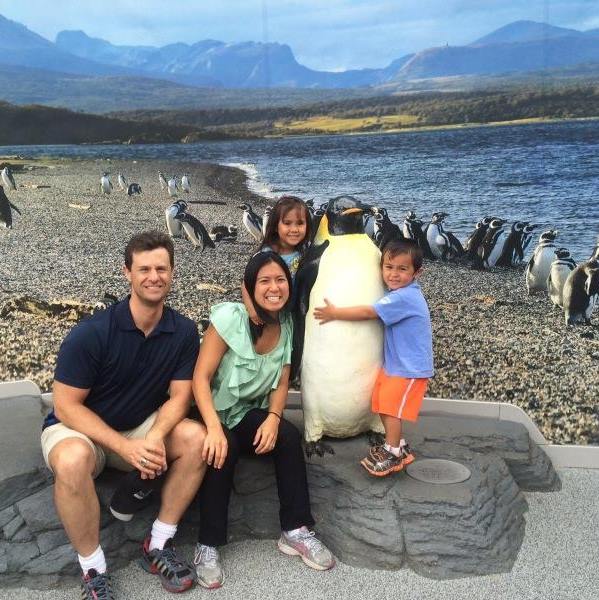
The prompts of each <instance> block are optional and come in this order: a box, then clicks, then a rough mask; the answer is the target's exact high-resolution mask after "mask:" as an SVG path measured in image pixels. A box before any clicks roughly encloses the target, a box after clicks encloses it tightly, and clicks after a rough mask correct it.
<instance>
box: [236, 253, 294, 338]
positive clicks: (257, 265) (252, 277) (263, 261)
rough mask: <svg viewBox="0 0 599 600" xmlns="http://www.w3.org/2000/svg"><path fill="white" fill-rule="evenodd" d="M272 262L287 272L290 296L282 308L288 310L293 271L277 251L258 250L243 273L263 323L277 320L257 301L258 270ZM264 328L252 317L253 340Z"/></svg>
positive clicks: (246, 286)
mask: <svg viewBox="0 0 599 600" xmlns="http://www.w3.org/2000/svg"><path fill="white" fill-rule="evenodd" d="M271 262H274V263H276V264H277V265H279V266H280V267H281V269H283V273H285V277H286V278H287V283H288V285H289V298H287V302H285V304H284V306H283V309H282V310H287V308H288V307H289V304H290V302H291V273H290V272H289V267H288V266H287V263H286V262H285V261H284V260H283V259H282V258H281V257H280V256H279V255H278V254H277V253H276V252H272V251H271V250H266V251H265V250H261V251H260V252H256V254H254V256H252V257H251V258H250V260H249V261H248V264H247V265H246V267H245V271H244V273H243V283H244V285H245V289H246V291H247V293H248V295H249V297H250V299H251V301H252V304H253V305H254V309H255V310H256V314H257V315H258V316H259V317H260V320H261V321H262V322H263V323H274V322H275V320H274V319H273V318H272V317H271V316H270V315H269V314H268V313H267V312H266V311H265V310H264V309H263V308H262V307H261V306H258V304H257V303H256V300H255V292H256V280H257V279H258V272H259V271H260V269H261V268H262V267H263V266H264V265H267V264H268V263H271ZM263 329H264V326H263V325H255V324H254V323H253V322H252V320H251V319H250V333H251V334H252V342H254V343H255V342H256V340H257V339H258V338H259V337H260V336H261V335H262V330H263Z"/></svg>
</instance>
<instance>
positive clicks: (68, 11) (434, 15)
mask: <svg viewBox="0 0 599 600" xmlns="http://www.w3.org/2000/svg"><path fill="white" fill-rule="evenodd" d="M0 14H1V15H3V16H4V17H6V18H8V19H12V20H13V21H18V22H19V23H22V24H23V25H25V26H27V27H28V28H29V29H31V30H32V31H34V32H35V33H38V34H40V35H42V36H43V37H45V38H48V39H50V40H52V41H54V39H55V37H56V34H57V33H58V32H59V31H61V30H63V29H81V30H83V31H85V33H87V34H88V35H90V36H92V37H99V38H102V39H105V40H107V41H109V42H111V43H113V44H118V45H135V46H139V45H150V46H163V45H166V44H171V43H176V42H185V43H188V44H191V43H194V42H198V41H200V40H204V39H215V40H221V41H224V42H229V43H233V42H243V41H257V42H264V41H268V42H279V43H285V44H288V45H289V46H291V49H292V50H293V53H294V54H295V57H296V59H297V60H298V61H299V62H300V63H301V64H303V65H305V66H307V67H310V68H313V69H318V70H331V71H337V70H346V69H353V68H364V67H384V66H386V65H388V64H389V63H390V62H391V61H392V60H394V59H396V58H399V57H401V56H403V55H405V54H409V53H412V52H415V51H418V50H423V49H425V48H429V47H432V46H441V45H445V44H449V45H452V46H457V45H463V44H468V43H471V42H473V41H475V40H476V39H478V38H480V37H482V36H484V35H486V34H488V33H490V32H491V31H493V30H495V29H498V28H499V27H502V26H503V25H506V24H508V23H511V22H513V21H518V20H531V21H539V22H548V23H550V24H552V25H557V26H560V27H569V28H573V29H578V30H586V29H595V28H599V0H216V1H208V0H169V1H168V2H164V0H102V1H101V2H95V1H93V0H88V1H85V0H84V1H82V0H52V1H50V0H24V1H18V0H0Z"/></svg>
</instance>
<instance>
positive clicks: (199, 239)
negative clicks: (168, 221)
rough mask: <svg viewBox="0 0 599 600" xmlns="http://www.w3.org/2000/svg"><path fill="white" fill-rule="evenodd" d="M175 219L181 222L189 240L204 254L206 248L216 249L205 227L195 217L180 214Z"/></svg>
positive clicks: (183, 213) (184, 213)
mask: <svg viewBox="0 0 599 600" xmlns="http://www.w3.org/2000/svg"><path fill="white" fill-rule="evenodd" d="M175 219H176V220H177V221H180V222H181V227H183V231H184V232H185V235H186V236H187V239H188V240H189V241H190V242H191V243H192V244H193V245H194V247H195V248H201V249H202V252H203V251H204V250H205V249H206V248H216V246H215V245H214V242H213V241H212V239H211V237H210V236H209V235H208V232H207V231H206V228H205V227H204V225H202V223H200V221H198V219H196V218H195V217H194V216H193V215H190V214H189V213H186V212H180V213H179V214H177V215H176V216H175Z"/></svg>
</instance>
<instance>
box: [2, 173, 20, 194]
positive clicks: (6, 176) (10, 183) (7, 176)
mask: <svg viewBox="0 0 599 600" xmlns="http://www.w3.org/2000/svg"><path fill="white" fill-rule="evenodd" d="M2 181H3V182H4V185H5V186H6V187H7V188H8V189H9V190H14V191H15V192H16V191H17V184H16V183H15V178H14V177H13V175H12V171H11V170H10V167H4V169H2Z"/></svg>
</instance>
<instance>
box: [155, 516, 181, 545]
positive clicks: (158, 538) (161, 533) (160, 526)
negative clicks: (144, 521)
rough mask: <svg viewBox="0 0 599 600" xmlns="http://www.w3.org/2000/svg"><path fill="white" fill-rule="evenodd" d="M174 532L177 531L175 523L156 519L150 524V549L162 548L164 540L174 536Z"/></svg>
mask: <svg viewBox="0 0 599 600" xmlns="http://www.w3.org/2000/svg"><path fill="white" fill-rule="evenodd" d="M175 533H177V525H170V524H169V523H163V522H162V521H160V520H158V519H156V520H155V521H154V524H153V525H152V533H151V536H152V537H151V539H150V550H156V549H158V550H162V549H163V548H164V544H165V543H166V540H170V539H171V538H174V537H175Z"/></svg>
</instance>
